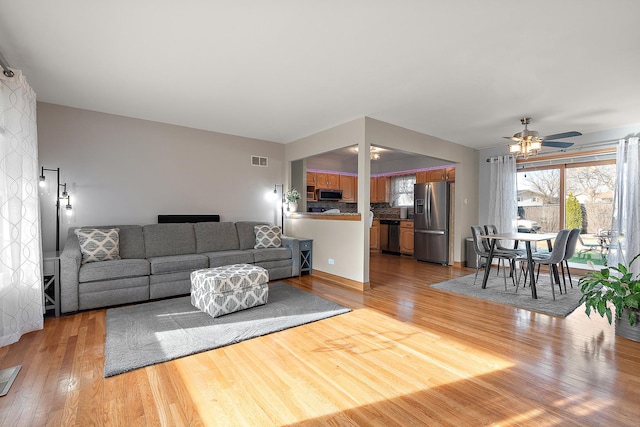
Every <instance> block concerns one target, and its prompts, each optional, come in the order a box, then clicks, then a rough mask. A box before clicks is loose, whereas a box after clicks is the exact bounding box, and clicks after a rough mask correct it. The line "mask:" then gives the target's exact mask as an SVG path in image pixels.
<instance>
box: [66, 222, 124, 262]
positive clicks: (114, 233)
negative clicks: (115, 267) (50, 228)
mask: <svg viewBox="0 0 640 427" xmlns="http://www.w3.org/2000/svg"><path fill="white" fill-rule="evenodd" d="M119 231H120V230H119V229H117V228H110V229H99V228H83V229H78V230H75V233H76V236H78V242H79V244H80V252H82V264H86V263H88V262H98V261H109V260H114V259H120V237H119V234H118V232H119Z"/></svg>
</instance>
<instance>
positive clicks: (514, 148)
mask: <svg viewBox="0 0 640 427" xmlns="http://www.w3.org/2000/svg"><path fill="white" fill-rule="evenodd" d="M521 151H522V148H521V147H520V144H511V145H510V146H509V152H510V153H519V152H521Z"/></svg>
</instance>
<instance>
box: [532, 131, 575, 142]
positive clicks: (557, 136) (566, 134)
mask: <svg viewBox="0 0 640 427" xmlns="http://www.w3.org/2000/svg"><path fill="white" fill-rule="evenodd" d="M580 135H582V134H581V133H580V132H576V131H575V130H574V131H571V132H563V133H556V134H554V135H547V136H543V137H542V140H543V141H549V140H552V139H564V138H571V137H573V136H580Z"/></svg>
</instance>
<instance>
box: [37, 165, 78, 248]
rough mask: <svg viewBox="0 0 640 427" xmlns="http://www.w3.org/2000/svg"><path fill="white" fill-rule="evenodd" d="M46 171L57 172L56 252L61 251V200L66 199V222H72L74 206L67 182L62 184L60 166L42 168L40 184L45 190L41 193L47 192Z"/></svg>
mask: <svg viewBox="0 0 640 427" xmlns="http://www.w3.org/2000/svg"><path fill="white" fill-rule="evenodd" d="M45 171H50V172H55V173H56V184H57V185H56V252H59V251H60V214H61V203H60V200H66V202H67V203H66V204H65V208H64V212H65V223H68V222H70V220H71V217H72V216H73V206H71V196H70V195H69V193H68V192H67V183H66V182H65V183H62V184H60V168H56V169H48V168H45V167H41V168H40V179H39V183H38V184H39V186H40V188H41V189H43V190H44V191H41V194H44V193H46V188H47V180H46V178H45V176H44V172H45ZM60 188H62V193H61V192H60Z"/></svg>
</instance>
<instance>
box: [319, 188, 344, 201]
mask: <svg viewBox="0 0 640 427" xmlns="http://www.w3.org/2000/svg"><path fill="white" fill-rule="evenodd" d="M316 198H317V199H318V200H327V201H328V200H334V201H340V200H342V190H323V189H321V188H320V189H318V190H316Z"/></svg>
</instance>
